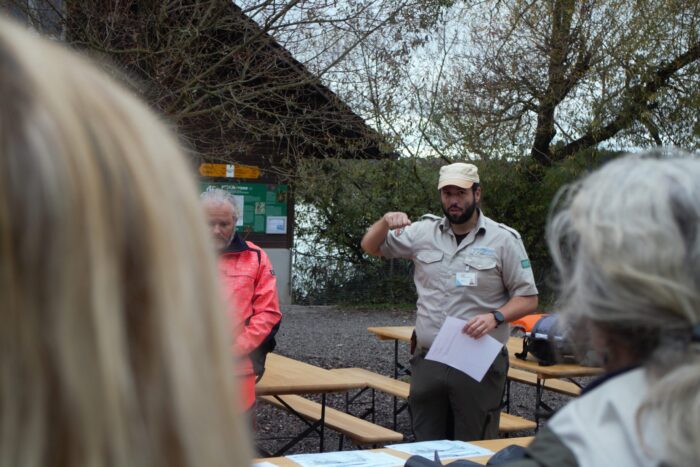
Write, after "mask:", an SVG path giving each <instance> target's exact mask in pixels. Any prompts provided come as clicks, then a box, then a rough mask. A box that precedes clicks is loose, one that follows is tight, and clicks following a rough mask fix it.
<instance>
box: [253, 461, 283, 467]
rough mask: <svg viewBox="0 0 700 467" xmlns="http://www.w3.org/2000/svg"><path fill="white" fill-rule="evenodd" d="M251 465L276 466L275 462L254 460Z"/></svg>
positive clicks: (261, 466)
mask: <svg viewBox="0 0 700 467" xmlns="http://www.w3.org/2000/svg"><path fill="white" fill-rule="evenodd" d="M253 467H277V464H273V463H272V462H255V463H254V464H253Z"/></svg>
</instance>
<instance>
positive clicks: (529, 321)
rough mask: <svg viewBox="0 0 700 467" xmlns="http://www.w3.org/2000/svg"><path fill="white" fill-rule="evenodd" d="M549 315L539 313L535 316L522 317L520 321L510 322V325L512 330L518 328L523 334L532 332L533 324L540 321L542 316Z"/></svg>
mask: <svg viewBox="0 0 700 467" xmlns="http://www.w3.org/2000/svg"><path fill="white" fill-rule="evenodd" d="M548 315H549V313H540V314H536V315H527V316H523V317H522V318H520V319H516V320H515V321H511V322H510V325H511V326H513V327H514V328H520V329H521V330H522V331H523V332H532V328H533V327H535V323H536V322H537V321H539V320H540V318H542V317H543V316H548Z"/></svg>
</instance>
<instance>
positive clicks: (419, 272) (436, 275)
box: [414, 250, 443, 285]
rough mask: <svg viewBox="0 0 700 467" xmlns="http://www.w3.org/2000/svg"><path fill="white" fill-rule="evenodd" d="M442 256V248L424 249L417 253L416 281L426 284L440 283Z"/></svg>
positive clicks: (415, 263)
mask: <svg viewBox="0 0 700 467" xmlns="http://www.w3.org/2000/svg"><path fill="white" fill-rule="evenodd" d="M442 257H443V252H442V251H440V250H423V251H419V252H418V253H416V260H415V262H414V265H415V268H416V269H415V271H414V275H415V279H416V281H419V282H421V283H423V284H426V285H429V284H433V283H435V284H437V283H439V282H440V269H441V266H442Z"/></svg>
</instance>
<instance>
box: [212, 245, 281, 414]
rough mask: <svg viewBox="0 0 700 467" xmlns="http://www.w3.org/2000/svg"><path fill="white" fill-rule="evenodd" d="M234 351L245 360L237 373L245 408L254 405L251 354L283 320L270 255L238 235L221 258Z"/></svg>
mask: <svg viewBox="0 0 700 467" xmlns="http://www.w3.org/2000/svg"><path fill="white" fill-rule="evenodd" d="M219 272H220V275H221V280H222V282H223V290H224V298H225V300H226V302H225V303H226V304H227V311H228V317H229V323H230V325H231V334H232V335H233V336H235V341H234V345H233V351H234V354H235V355H236V356H239V357H242V362H241V363H240V364H239V365H238V368H237V370H238V371H237V373H238V375H239V377H241V378H242V384H243V394H242V396H243V400H244V408H246V409H247V408H249V407H250V406H251V405H252V404H253V402H254V401H255V374H254V372H253V364H252V363H251V361H250V358H248V354H249V353H250V352H251V351H253V350H254V349H255V348H257V347H258V346H259V345H260V344H261V343H262V342H263V341H264V340H265V338H266V337H267V336H268V335H269V334H270V331H271V330H272V328H273V327H274V326H275V325H276V324H277V323H279V322H280V320H281V319H282V313H281V312H280V306H279V297H278V296H277V279H276V277H275V273H274V271H273V269H272V264H271V263H270V259H269V258H268V257H267V254H266V253H265V252H264V251H263V250H262V248H260V247H258V246H257V245H255V244H254V243H252V242H246V241H245V240H243V239H241V238H240V237H239V235H238V233H236V234H235V235H234V237H233V240H232V241H231V243H230V244H229V246H228V247H226V249H225V250H224V251H222V252H221V254H220V256H219Z"/></svg>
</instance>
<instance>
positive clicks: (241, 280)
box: [221, 270, 255, 314]
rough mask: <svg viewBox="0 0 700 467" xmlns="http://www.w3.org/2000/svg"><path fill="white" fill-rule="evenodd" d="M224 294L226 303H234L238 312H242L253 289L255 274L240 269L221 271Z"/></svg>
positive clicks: (250, 297)
mask: <svg viewBox="0 0 700 467" xmlns="http://www.w3.org/2000/svg"><path fill="white" fill-rule="evenodd" d="M221 278H222V281H223V287H224V296H225V299H226V301H227V302H228V303H233V304H235V308H236V309H237V310H238V313H241V314H244V313H245V310H247V308H248V305H249V303H250V301H251V300H252V298H253V293H254V291H255V276H254V275H253V274H250V273H246V272H241V271H230V270H229V271H221Z"/></svg>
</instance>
